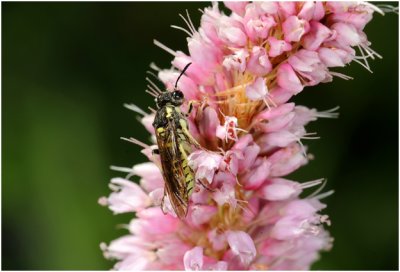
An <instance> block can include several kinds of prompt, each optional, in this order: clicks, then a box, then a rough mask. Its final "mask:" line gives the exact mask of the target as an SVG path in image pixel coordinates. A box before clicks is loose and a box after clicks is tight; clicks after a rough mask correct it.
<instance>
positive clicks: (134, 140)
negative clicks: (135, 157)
mask: <svg viewBox="0 0 400 272" xmlns="http://www.w3.org/2000/svg"><path fill="white" fill-rule="evenodd" d="M120 139H122V140H125V141H128V142H131V143H134V144H136V145H138V146H141V147H143V148H150V146H149V145H147V144H145V143H142V142H141V141H139V140H137V139H135V138H132V137H131V138H129V139H128V138H124V137H121V138H120Z"/></svg>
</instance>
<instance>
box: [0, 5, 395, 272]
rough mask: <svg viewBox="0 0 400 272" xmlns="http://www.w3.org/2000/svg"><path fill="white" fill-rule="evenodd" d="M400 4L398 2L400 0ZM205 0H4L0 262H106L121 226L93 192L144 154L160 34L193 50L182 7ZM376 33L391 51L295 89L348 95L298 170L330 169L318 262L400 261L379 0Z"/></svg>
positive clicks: (389, 37)
mask: <svg viewBox="0 0 400 272" xmlns="http://www.w3.org/2000/svg"><path fill="white" fill-rule="evenodd" d="M392 4H393V5H395V4H396V3H392ZM208 5H209V4H208V3H201V2H197V3H195V2H191V3H184V2H180V3H178V2H174V3H165V2H164V3H154V2H153V3H140V2H136V3H72V2H70V3H18V2H9V3H4V2H3V3H2V41H3V44H2V57H3V59H2V72H3V73H2V79H3V81H2V90H3V92H2V131H3V134H2V147H3V150H2V170H3V171H2V223H3V224H2V269H7V270H9V269H12V270H19V269H29V270H35V269H40V270H44V269H50V270H56V269H69V270H70V269H92V270H93V269H96V270H103V269H109V268H110V267H111V266H112V262H109V261H106V260H104V259H103V256H102V253H101V251H100V249H99V243H100V242H102V241H105V242H109V241H110V240H112V239H114V238H116V237H118V236H120V235H122V234H123V233H125V232H124V231H123V230H121V229H118V227H117V225H118V224H121V223H127V222H128V220H129V218H130V216H126V215H119V216H113V215H112V213H111V212H110V211H109V210H107V209H106V208H104V207H101V206H99V205H98V204H97V199H98V198H99V197H100V196H103V195H108V193H109V189H108V186H107V184H108V181H109V179H110V178H111V177H113V176H117V175H118V173H115V172H112V171H111V170H110V169H109V166H110V165H118V166H131V165H133V164H136V163H139V162H144V161H145V157H144V156H143V155H141V154H140V153H139V151H140V148H139V147H137V146H134V145H132V144H129V143H127V142H124V141H122V140H120V139H119V138H120V137H121V136H134V137H136V138H138V139H141V140H143V141H146V140H147V137H148V135H147V133H146V132H145V130H144V129H142V128H141V125H140V124H139V123H138V122H137V121H136V119H135V114H134V113H133V112H130V111H128V110H126V109H124V108H123V107H122V104H123V103H131V102H133V103H135V104H137V105H139V106H140V107H141V108H143V109H146V108H147V106H152V105H153V101H152V99H151V97H150V96H149V95H146V94H145V93H144V89H145V85H146V82H145V76H146V73H145V72H146V70H147V69H148V65H149V64H150V63H151V62H153V61H154V62H156V63H157V65H159V66H160V67H164V68H167V67H169V66H170V61H171V60H172V56H170V55H169V54H167V53H166V52H163V51H162V50H160V49H159V48H157V47H156V46H154V45H153V39H154V38H156V39H158V40H160V41H161V42H163V43H165V44H166V45H168V46H169V47H171V48H173V49H180V50H184V51H187V47H186V44H185V41H186V40H185V34H184V33H183V32H180V31H177V30H174V29H171V28H170V27H169V25H171V24H175V25H183V23H182V21H181V19H180V18H179V17H178V14H179V13H184V12H185V9H188V10H189V11H190V14H191V17H192V20H193V21H194V23H195V25H196V26H198V24H199V18H200V12H199V11H198V10H197V9H198V8H203V7H205V6H208ZM396 5H397V4H396ZM366 33H367V34H368V37H369V40H370V41H371V42H372V47H373V48H374V49H375V50H376V51H377V52H379V53H380V54H382V55H383V59H382V60H375V61H371V62H370V63H371V66H372V70H373V71H374V73H373V74H370V73H369V72H368V71H366V70H365V69H363V68H362V67H360V66H359V65H358V64H356V63H353V64H352V65H351V66H350V67H346V68H344V69H336V70H338V71H342V72H344V73H346V74H348V75H350V76H353V77H354V80H351V81H344V80H342V79H338V78H336V79H335V80H334V82H333V83H328V84H321V85H320V86H318V87H315V88H307V89H306V90H305V91H304V92H303V93H302V94H301V95H299V96H298V97H296V98H295V101H296V102H298V103H301V104H304V105H307V106H309V107H315V108H317V109H319V110H326V109H330V108H333V107H335V106H337V105H339V106H340V118H339V119H337V120H328V119H324V120H319V121H318V122H314V123H312V124H310V125H309V126H308V131H310V132H318V134H319V136H321V139H320V140H313V141H304V143H305V144H307V145H309V151H310V153H313V154H314V155H315V157H316V159H315V160H314V161H312V162H311V163H310V164H309V165H308V166H306V167H304V168H302V169H301V170H299V171H298V172H297V173H296V174H295V175H294V176H295V178H297V179H298V180H300V181H307V180H312V179H316V178H320V177H326V178H327V179H328V185H327V187H328V188H327V189H326V190H328V189H334V190H335V194H334V195H333V196H331V197H329V198H328V199H326V200H325V202H326V203H327V204H328V209H327V213H328V214H329V215H330V217H331V219H332V223H333V224H332V226H331V227H330V228H329V230H330V232H331V233H332V235H333V236H334V237H335V243H334V247H333V249H332V251H331V252H329V253H324V254H323V255H322V258H321V260H320V261H319V262H317V263H316V264H315V265H314V266H313V269H331V270H339V269H348V270H350V269H351V270H357V269H360V270H372V269H378V270H385V269H393V270H396V269H398V72H399V71H398V16H397V15H394V14H387V15H385V16H381V15H378V14H376V15H375V18H374V19H373V21H372V22H371V23H370V24H369V25H368V26H367V28H366Z"/></svg>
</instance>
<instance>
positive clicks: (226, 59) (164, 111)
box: [99, 1, 396, 271]
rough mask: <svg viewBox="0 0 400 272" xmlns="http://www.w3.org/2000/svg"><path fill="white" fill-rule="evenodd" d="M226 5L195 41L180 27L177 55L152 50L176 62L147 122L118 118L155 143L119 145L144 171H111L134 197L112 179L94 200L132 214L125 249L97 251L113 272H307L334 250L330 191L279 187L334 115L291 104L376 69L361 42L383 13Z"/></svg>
mask: <svg viewBox="0 0 400 272" xmlns="http://www.w3.org/2000/svg"><path fill="white" fill-rule="evenodd" d="M221 5H222V4H221V3H218V2H213V3H212V4H211V6H210V7H206V8H204V9H203V11H202V15H201V19H200V27H196V22H194V21H193V22H192V20H191V18H190V14H189V12H188V11H187V12H186V14H184V15H180V17H181V19H183V22H184V24H185V26H183V27H179V26H173V27H174V28H177V29H180V30H182V31H184V32H185V33H186V34H187V35H188V38H186V42H187V48H186V49H182V50H181V51H174V50H172V49H171V48H168V47H167V46H165V45H163V44H162V43H160V42H158V41H155V42H154V43H155V45H156V46H158V47H160V48H161V49H163V50H165V51H166V52H168V53H169V54H171V55H172V56H173V57H172V58H171V64H172V66H171V67H167V69H161V68H158V67H157V66H156V65H155V64H151V65H150V67H151V68H152V69H153V70H154V71H156V72H157V76H158V78H159V79H160V81H161V83H162V84H161V85H164V86H161V85H160V84H155V83H153V82H149V84H150V85H151V86H149V87H148V88H149V93H152V95H153V96H157V101H156V102H157V105H154V104H153V105H149V106H151V107H153V108H155V107H156V108H157V110H155V111H156V112H155V111H154V110H151V111H152V113H150V114H148V113H147V112H145V111H143V110H141V109H140V108H138V107H137V106H135V105H127V107H128V108H130V109H131V110H133V111H135V112H136V113H139V114H140V117H139V118H138V119H139V121H140V122H141V123H142V124H143V125H144V127H145V128H142V127H141V126H140V127H141V128H142V129H143V130H144V131H145V130H147V131H149V132H150V133H151V135H150V136H149V137H148V139H147V140H148V141H149V142H150V143H149V144H146V143H142V142H140V141H138V140H136V139H134V138H128V139H126V138H124V139H126V140H128V141H129V142H131V143H134V144H137V145H139V146H140V147H141V148H142V150H141V153H143V154H144V155H145V156H146V157H147V159H148V160H149V161H150V162H147V163H142V164H138V165H135V166H133V167H130V168H125V167H112V169H113V170H118V171H122V172H125V173H124V175H126V174H127V175H128V177H131V176H135V177H134V178H135V180H137V179H139V184H140V186H139V185H138V184H136V183H135V182H131V181H130V180H128V177H127V178H116V179H112V180H111V186H110V188H111V189H112V192H110V195H109V196H108V197H102V198H100V199H99V204H100V205H106V206H108V207H109V208H110V209H111V210H112V211H113V212H114V213H123V212H134V213H135V214H132V216H131V221H130V223H129V225H128V226H127V227H126V228H125V231H126V232H128V233H127V234H126V235H125V236H123V237H122V238H121V239H116V240H115V241H113V242H111V243H110V244H109V246H107V245H105V244H102V245H101V249H102V250H103V252H104V256H105V257H106V258H109V259H115V261H116V264H115V265H114V269H119V270H153V271H160V270H170V271H178V270H183V269H186V270H227V269H229V270H285V271H286V270H309V269H310V267H311V265H312V264H313V263H314V262H315V261H316V260H317V259H318V257H319V253H320V251H326V250H329V249H330V248H331V246H332V240H333V239H332V238H331V237H330V234H329V232H328V231H325V230H324V227H325V225H328V224H329V218H328V216H327V215H324V214H322V213H321V210H322V209H323V208H325V207H326V205H325V204H323V203H322V202H320V200H321V199H322V198H324V197H326V196H328V195H329V194H330V193H331V192H332V191H328V192H325V193H320V191H321V190H322V189H323V185H324V184H325V182H323V179H319V180H312V181H308V182H303V183H299V182H296V181H292V180H288V179H284V178H283V177H284V176H286V175H289V174H291V173H292V172H294V171H295V170H297V169H298V168H299V167H301V166H303V165H305V164H307V162H308V160H309V159H311V158H313V156H312V154H307V153H306V151H307V147H306V146H303V143H302V142H301V140H302V139H316V138H318V137H314V136H313V135H314V134H315V133H307V131H308V129H307V128H306V125H307V124H308V123H310V122H312V121H315V120H316V119H318V118H335V117H337V115H338V114H337V113H336V112H334V110H336V108H335V109H332V110H327V111H322V112H318V111H317V110H316V109H312V108H311V109H309V108H307V107H304V106H301V105H297V104H295V103H294V102H291V103H288V101H290V99H293V96H294V95H297V94H299V93H300V92H301V91H302V90H303V88H304V87H308V86H314V85H317V84H319V83H325V82H329V81H331V80H332V79H333V77H334V76H335V77H341V78H343V79H348V78H349V77H347V76H346V75H344V74H342V73H339V72H337V71H332V70H331V69H332V67H344V66H346V65H347V64H349V63H350V62H351V61H354V62H357V63H358V64H360V65H362V66H364V67H365V68H366V69H367V70H369V71H371V67H370V66H369V64H368V61H369V60H370V59H375V57H376V58H380V57H381V56H380V55H379V54H378V53H376V52H375V51H374V50H373V49H372V48H370V46H371V43H370V42H369V41H368V37H367V34H366V33H365V32H364V31H363V29H364V27H365V25H366V24H367V23H368V22H369V21H370V20H371V19H372V15H373V13H374V12H378V13H381V14H382V13H383V11H382V10H381V9H380V8H379V7H376V6H374V5H373V4H370V3H367V2H318V1H304V2H290V1H289V2H277V1H272V2H269V1H254V2H227V3H226V4H225V6H226V7H227V8H228V10H226V8H225V7H221ZM382 9H383V10H389V8H388V7H383V8H382ZM395 9H396V8H394V10H395ZM394 10H393V11H394ZM367 30H368V28H367ZM167 43H171V41H167ZM183 52H188V53H183ZM188 64H191V65H188ZM183 69H185V71H183ZM178 77H179V80H177V79H178ZM176 83H177V86H175V85H176ZM156 85H157V86H158V85H160V88H159V87H157V86H156ZM158 89H160V90H158ZM176 89H178V90H180V91H182V93H183V95H184V97H183V99H182V104H181V103H180V101H181V99H180V98H179V95H178V94H179V93H177V92H174V91H175V90H176ZM176 95H178V96H176ZM311 95H312V94H311ZM176 98H179V100H176ZM191 100H195V101H196V103H193V104H192V106H193V111H191V113H190V114H188V115H187V116H186V114H185V112H187V111H188V106H189V105H188V104H189V103H188V102H189V101H191ZM296 101H297V99H296ZM169 102H170V103H169ZM296 103H297V102H296ZM175 110H176V112H175ZM179 112H180V113H181V114H182V115H180V114H179ZM156 115H157V118H155V116H156ZM154 119H157V120H156V122H154ZM183 122H185V123H187V127H188V129H189V133H187V132H186V131H184V127H185V126H184V124H183ZM153 123H155V124H154V125H153ZM173 124H175V125H176V128H174V127H173ZM170 126H171V128H172V129H175V130H176V133H175V134H173V133H172V134H171V135H170V137H169V138H164V137H163V133H162V129H160V127H161V128H164V131H167V132H169V128H170ZM156 132H157V133H156ZM189 134H190V135H189ZM166 136H169V135H168V133H166ZM174 136H175V138H174V139H172V138H173V137H174ZM171 137H172V138H171ZM190 139H196V141H197V142H198V143H199V145H197V144H195V143H194V141H191V140H190ZM163 147H164V148H163ZM157 149H158V150H159V151H161V152H156V150H157ZM162 172H164V175H163V174H162ZM191 177H194V178H193V180H192V179H191ZM321 184H322V185H321ZM192 185H193V187H192ZM316 185H320V187H319V188H318V189H316V190H315V191H314V193H311V194H309V195H308V196H306V197H303V196H302V192H303V190H304V189H306V188H310V187H314V186H316ZM192 189H193V190H192ZM175 210H176V211H177V212H175ZM176 213H179V216H177V214H176Z"/></svg>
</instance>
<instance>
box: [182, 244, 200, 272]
mask: <svg viewBox="0 0 400 272" xmlns="http://www.w3.org/2000/svg"><path fill="white" fill-rule="evenodd" d="M183 263H184V265H185V270H186V271H198V270H201V268H202V267H203V248H202V247H199V246H197V247H194V248H192V249H191V250H189V251H186V253H185V255H184V256H183Z"/></svg>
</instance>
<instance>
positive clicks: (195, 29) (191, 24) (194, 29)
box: [186, 10, 196, 33]
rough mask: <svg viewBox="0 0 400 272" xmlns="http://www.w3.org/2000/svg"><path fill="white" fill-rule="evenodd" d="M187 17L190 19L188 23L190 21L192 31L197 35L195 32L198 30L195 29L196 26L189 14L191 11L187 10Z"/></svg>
mask: <svg viewBox="0 0 400 272" xmlns="http://www.w3.org/2000/svg"><path fill="white" fill-rule="evenodd" d="M186 16H187V18H188V21H189V23H190V25H191V26H192V29H193V30H194V32H193V33H195V32H196V28H195V27H194V25H193V22H192V19H190V14H189V11H188V10H186Z"/></svg>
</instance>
